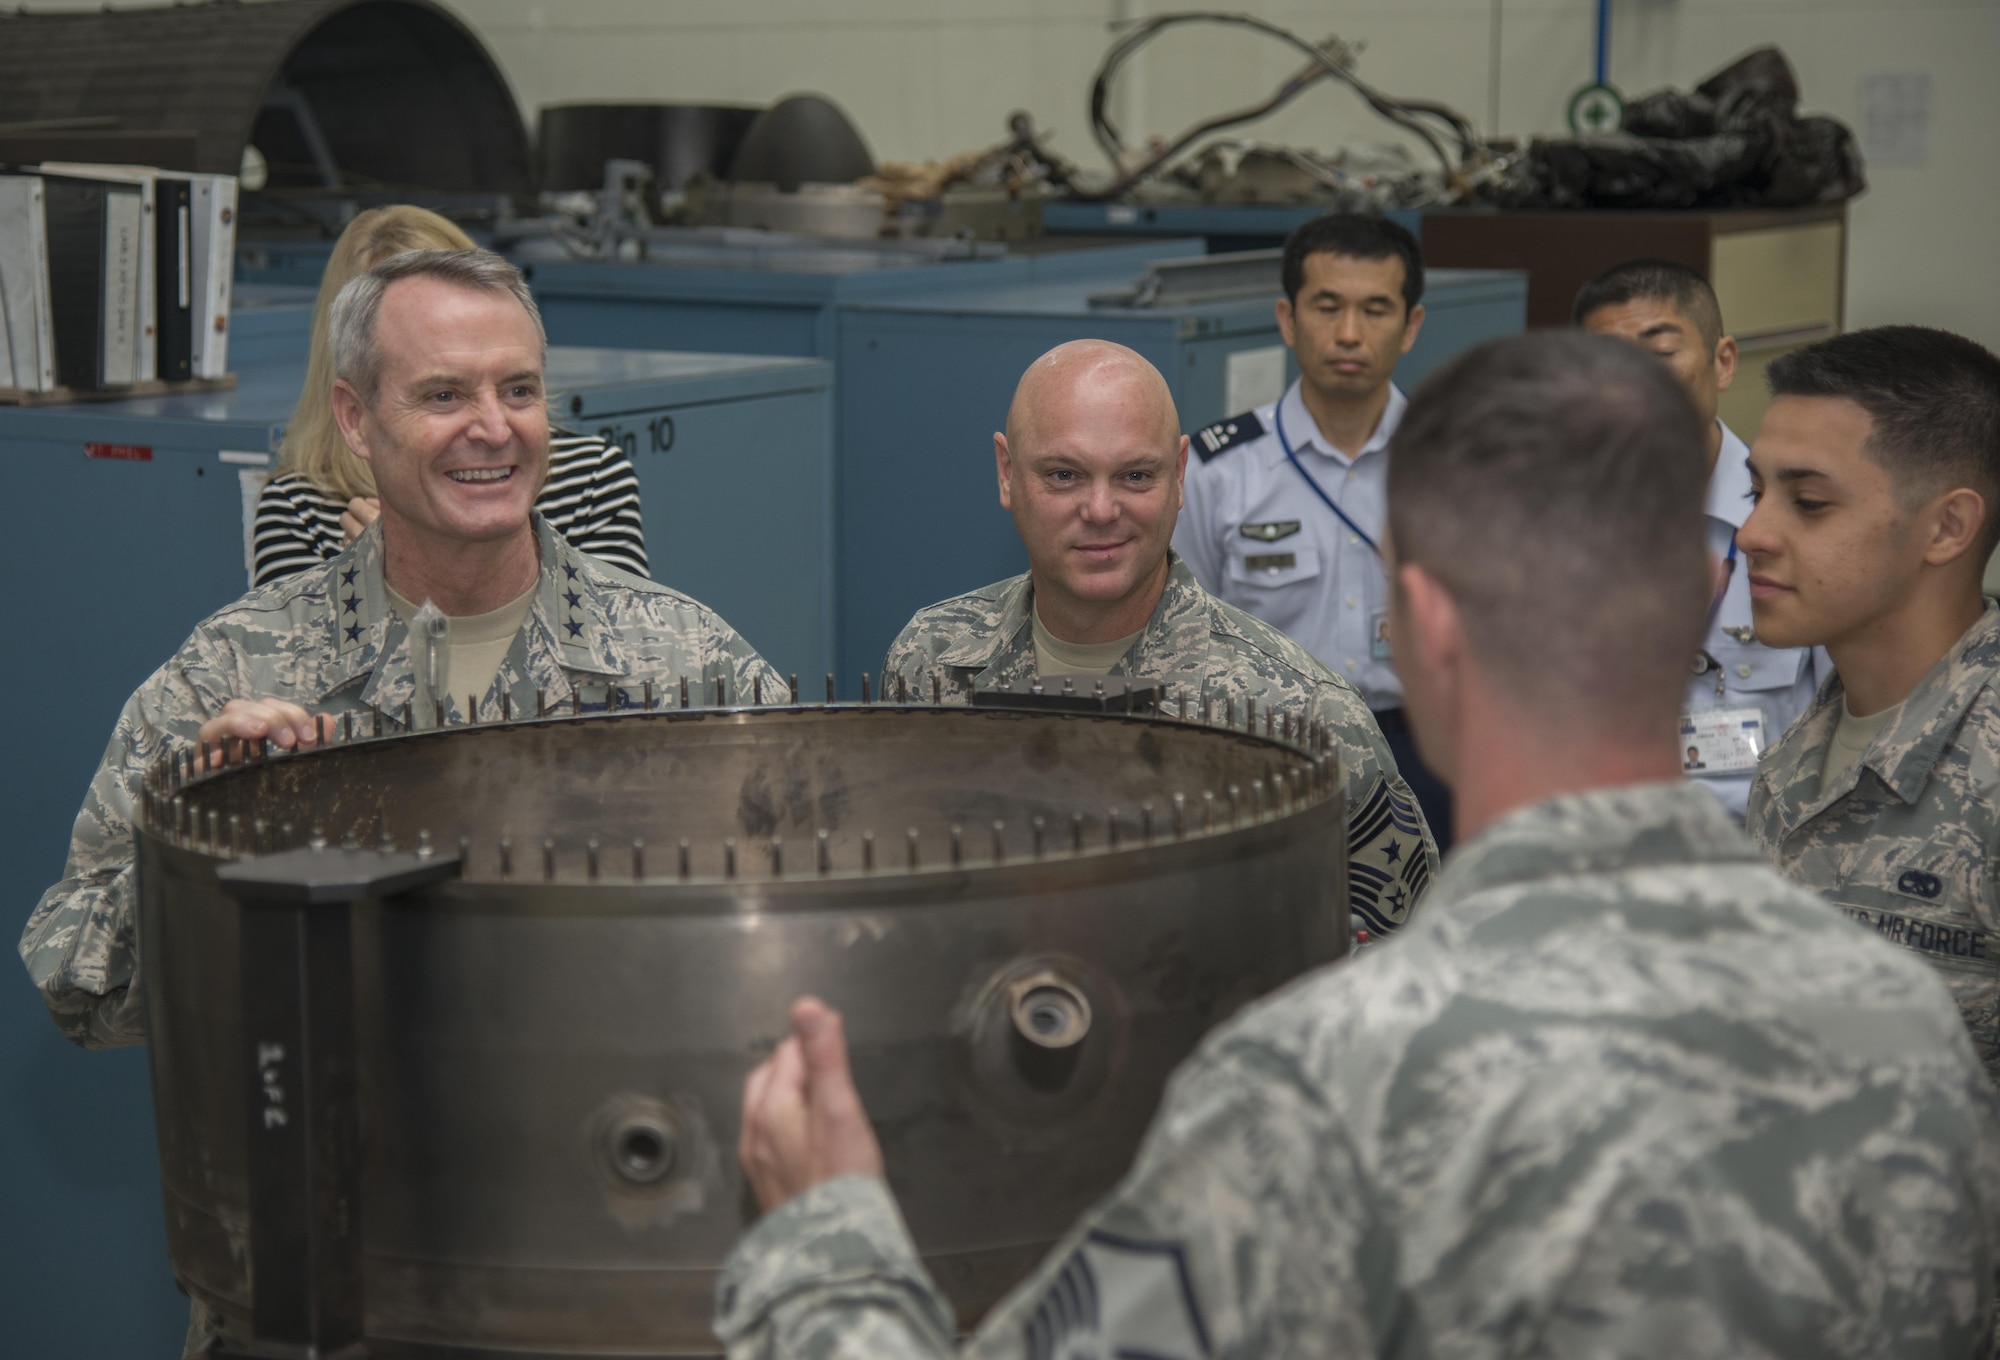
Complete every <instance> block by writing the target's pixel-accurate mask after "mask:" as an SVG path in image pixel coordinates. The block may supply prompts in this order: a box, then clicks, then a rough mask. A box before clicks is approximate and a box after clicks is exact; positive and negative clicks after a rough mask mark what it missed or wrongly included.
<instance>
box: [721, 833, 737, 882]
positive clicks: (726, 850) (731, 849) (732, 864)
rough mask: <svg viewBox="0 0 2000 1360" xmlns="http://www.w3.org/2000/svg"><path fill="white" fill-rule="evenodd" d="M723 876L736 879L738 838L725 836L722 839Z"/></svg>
mask: <svg viewBox="0 0 2000 1360" xmlns="http://www.w3.org/2000/svg"><path fill="white" fill-rule="evenodd" d="M722 876H723V877H724V878H734V877H736V837H734V836H724V837H723V838H722Z"/></svg>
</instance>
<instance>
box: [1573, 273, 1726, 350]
mask: <svg viewBox="0 0 2000 1360" xmlns="http://www.w3.org/2000/svg"><path fill="white" fill-rule="evenodd" d="M1628 302H1665V303H1668V304H1670V305H1672V306H1673V307H1674V308H1675V309H1677V310H1678V311H1679V312H1680V314H1681V315H1682V316H1684V317H1686V318H1687V319H1688V320H1689V321H1692V322H1693V323H1694V328H1695V330H1697V331H1699V332H1700V333H1701V339H1702V343H1703V344H1705V345H1707V346H1708V347H1709V349H1711V350H1713V349H1714V348H1715V347H1716V345H1717V343H1719V342H1720V341H1721V339H1722V304H1721V303H1719V302H1717V301H1716V300H1715V289H1714V288H1712V287H1711V286H1710V285H1709V282H1708V280H1707V279H1705V278H1703V277H1702V276H1701V272H1700V271H1699V270H1695V269H1690V268H1688V267H1687V266H1686V265H1684V264H1676V263H1675V262H1674V261H1672V260H1627V261H1626V262H1625V263H1624V264H1615V265H1613V266H1611V268H1609V269H1607V270H1605V271H1604V272H1603V273H1602V274H1599V275H1598V276H1597V277H1596V278H1594V279H1592V280H1591V281H1590V282H1589V283H1586V284H1585V285H1583V287H1582V288H1581V289H1580V290H1578V292H1577V295H1576V305H1575V306H1574V307H1572V308H1571V309H1570V320H1572V321H1574V322H1575V323H1576V324H1577V325H1579V326H1581V325H1582V324H1583V323H1584V322H1585V321H1587V320H1588V319H1589V318H1590V317H1591V315H1592V314H1593V313H1595V312H1601V311H1603V310H1604V309H1605V308H1606V307H1621V306H1623V305H1624V304H1626V303H1628Z"/></svg>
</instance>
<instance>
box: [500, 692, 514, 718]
mask: <svg viewBox="0 0 2000 1360" xmlns="http://www.w3.org/2000/svg"><path fill="white" fill-rule="evenodd" d="M500 721H501V722H512V721H514V691H513V690H511V689H503V690H501V691H500Z"/></svg>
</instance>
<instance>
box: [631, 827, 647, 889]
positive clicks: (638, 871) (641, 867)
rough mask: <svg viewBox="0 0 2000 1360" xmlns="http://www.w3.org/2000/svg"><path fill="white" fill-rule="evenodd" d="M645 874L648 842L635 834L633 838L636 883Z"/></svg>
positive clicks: (633, 872) (633, 879) (633, 870)
mask: <svg viewBox="0 0 2000 1360" xmlns="http://www.w3.org/2000/svg"><path fill="white" fill-rule="evenodd" d="M645 876H646V842H645V841H644V840H643V839H641V838H639V837H637V836H634V837H633V838H632V881H633V882H634V883H637V882H638V881H639V880H640V879H642V878H644V877H645Z"/></svg>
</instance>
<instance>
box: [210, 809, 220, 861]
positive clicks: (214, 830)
mask: <svg viewBox="0 0 2000 1360" xmlns="http://www.w3.org/2000/svg"><path fill="white" fill-rule="evenodd" d="M221 848H222V814H221V813H220V812H217V811H216V810H215V809H214V808H210V809H209V810H208V853H209V854H211V855H213V854H215V853H216V852H217V851H219V850H220V849H221Z"/></svg>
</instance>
